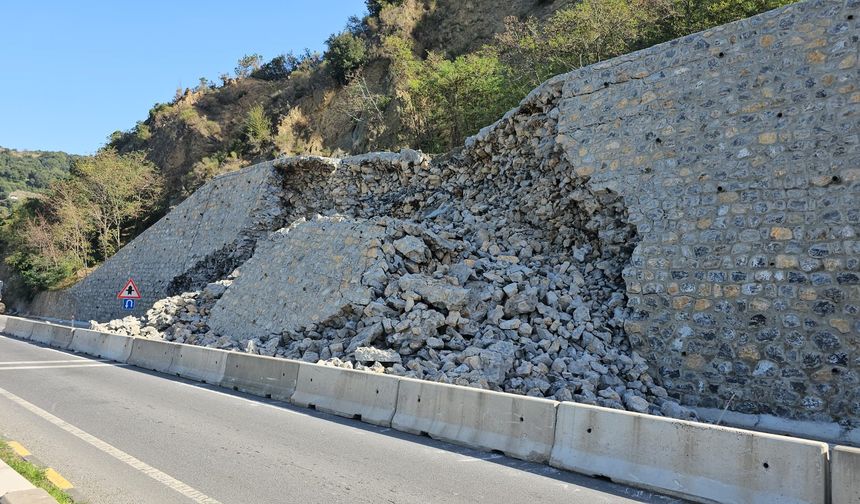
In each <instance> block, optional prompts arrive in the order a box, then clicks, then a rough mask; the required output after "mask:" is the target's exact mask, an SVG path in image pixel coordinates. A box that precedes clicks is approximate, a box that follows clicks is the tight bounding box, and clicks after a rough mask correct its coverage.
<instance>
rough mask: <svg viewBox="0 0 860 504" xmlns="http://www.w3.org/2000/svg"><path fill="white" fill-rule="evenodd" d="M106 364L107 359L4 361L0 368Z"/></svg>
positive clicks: (0, 363)
mask: <svg viewBox="0 0 860 504" xmlns="http://www.w3.org/2000/svg"><path fill="white" fill-rule="evenodd" d="M81 361H85V362H108V360H107V359H83V358H80V357H79V358H77V359H67V360H29V361H6V362H0V366H12V365H21V364H65V363H67V362H81Z"/></svg>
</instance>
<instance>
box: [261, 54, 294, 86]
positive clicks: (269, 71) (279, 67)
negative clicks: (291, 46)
mask: <svg viewBox="0 0 860 504" xmlns="http://www.w3.org/2000/svg"><path fill="white" fill-rule="evenodd" d="M299 63H301V60H300V59H299V58H298V57H296V55H295V54H293V53H292V52H289V53H287V54H281V55H278V56H275V57H274V58H272V60H271V61H269V62H268V63H265V64H264V65H263V66H261V67H260V68H259V69H258V70H257V71H255V72H254V73H252V74H251V77H253V78H255V79H261V80H281V79H286V78H288V77H289V76H290V74H291V73H293V71H295V69H296V67H298V66H299Z"/></svg>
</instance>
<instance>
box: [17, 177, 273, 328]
mask: <svg viewBox="0 0 860 504" xmlns="http://www.w3.org/2000/svg"><path fill="white" fill-rule="evenodd" d="M281 212H282V205H281V202H280V176H279V174H278V173H277V171H276V170H275V169H274V168H273V163H272V162H267V163H262V164H258V165H255V166H253V167H250V168H246V169H244V170H241V171H238V172H233V173H228V174H225V175H222V176H220V177H217V178H215V179H213V180H212V181H210V182H209V183H207V184H206V185H204V186H203V187H201V188H200V189H198V190H197V191H196V192H195V193H194V194H192V195H191V196H189V197H188V198H187V199H186V200H185V201H183V202H182V203H180V204H179V205H177V207H176V208H174V209H173V210H172V211H171V212H170V213H169V214H168V215H166V216H165V217H163V218H162V219H161V220H159V221H158V222H157V223H155V224H154V225H152V226H151V227H150V228H149V229H147V230H146V231H144V232H143V233H142V234H141V235H140V236H138V237H137V238H136V239H135V240H133V241H132V242H131V243H129V244H128V245H126V246H125V247H123V248H122V249H120V251H119V252H117V253H116V254H115V255H114V256H113V257H111V258H110V260H108V261H106V262H105V263H104V264H102V265H101V266H100V267H99V268H97V269H96V270H95V271H93V272H92V273H91V274H90V275H89V276H87V277H86V278H85V279H83V280H81V281H80V282H79V283H77V284H75V285H74V286H73V287H71V288H69V289H66V290H64V291H60V292H52V293H45V294H42V295H40V296H39V297H37V299H36V300H35V301H34V303H33V305H32V306H31V310H32V311H33V312H35V313H38V314H40V315H43V316H52V317H57V318H63V319H71V318H75V319H77V320H110V319H112V318H118V317H123V316H126V315H135V316H139V315H142V314H144V313H145V312H146V310H147V309H149V307H151V306H152V304H153V303H154V302H155V301H157V300H159V299H161V298H164V297H166V296H168V295H170V294H174V293H176V291H177V290H182V289H188V288H191V287H194V288H198V287H200V286H202V285H205V284H206V283H207V282H210V281H213V280H217V279H219V278H221V277H222V276H224V274H225V272H229V271H230V270H231V269H233V268H234V267H235V266H236V265H238V264H240V263H241V262H242V261H243V260H244V259H245V258H247V257H248V256H250V254H251V253H252V252H253V248H254V246H255V244H256V241H257V240H258V239H259V238H260V237H261V236H262V235H264V234H265V233H267V232H268V230H271V229H276V228H278V227H280V222H281V220H280V219H281ZM129 278H133V279H134V281H135V283H136V284H137V286H138V288H139V289H140V291H141V294H142V299H141V300H139V301H138V302H137V303H136V307H135V309H134V310H124V309H123V306H122V304H121V302H120V300H119V299H117V298H116V294H117V292H119V290H120V289H121V288H122V287H123V285H124V284H125V282H126V281H127V280H128V279H129Z"/></svg>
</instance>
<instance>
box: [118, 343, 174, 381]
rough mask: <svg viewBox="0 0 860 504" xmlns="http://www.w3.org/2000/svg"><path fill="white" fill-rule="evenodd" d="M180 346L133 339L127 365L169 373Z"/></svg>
mask: <svg viewBox="0 0 860 504" xmlns="http://www.w3.org/2000/svg"><path fill="white" fill-rule="evenodd" d="M179 347H180V345H178V344H176V343H168V342H166V341H158V340H150V339H144V338H134V342H133V343H132V345H131V355H129V356H128V363H129V364H131V365H132V366H137V367H140V368H143V369H151V370H153V371H158V372H160V373H169V372H170V366H171V365H172V364H173V359H174V358H175V357H176V354H178V353H179Z"/></svg>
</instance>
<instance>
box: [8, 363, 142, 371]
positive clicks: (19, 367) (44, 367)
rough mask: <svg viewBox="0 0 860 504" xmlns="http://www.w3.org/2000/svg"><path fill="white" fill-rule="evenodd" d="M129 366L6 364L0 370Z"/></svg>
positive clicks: (99, 364)
mask: <svg viewBox="0 0 860 504" xmlns="http://www.w3.org/2000/svg"><path fill="white" fill-rule="evenodd" d="M115 366H128V364H101V363H98V362H96V363H93V364H61V365H59V366H5V367H0V371H16V370H20V369H60V368H93V367H115Z"/></svg>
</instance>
